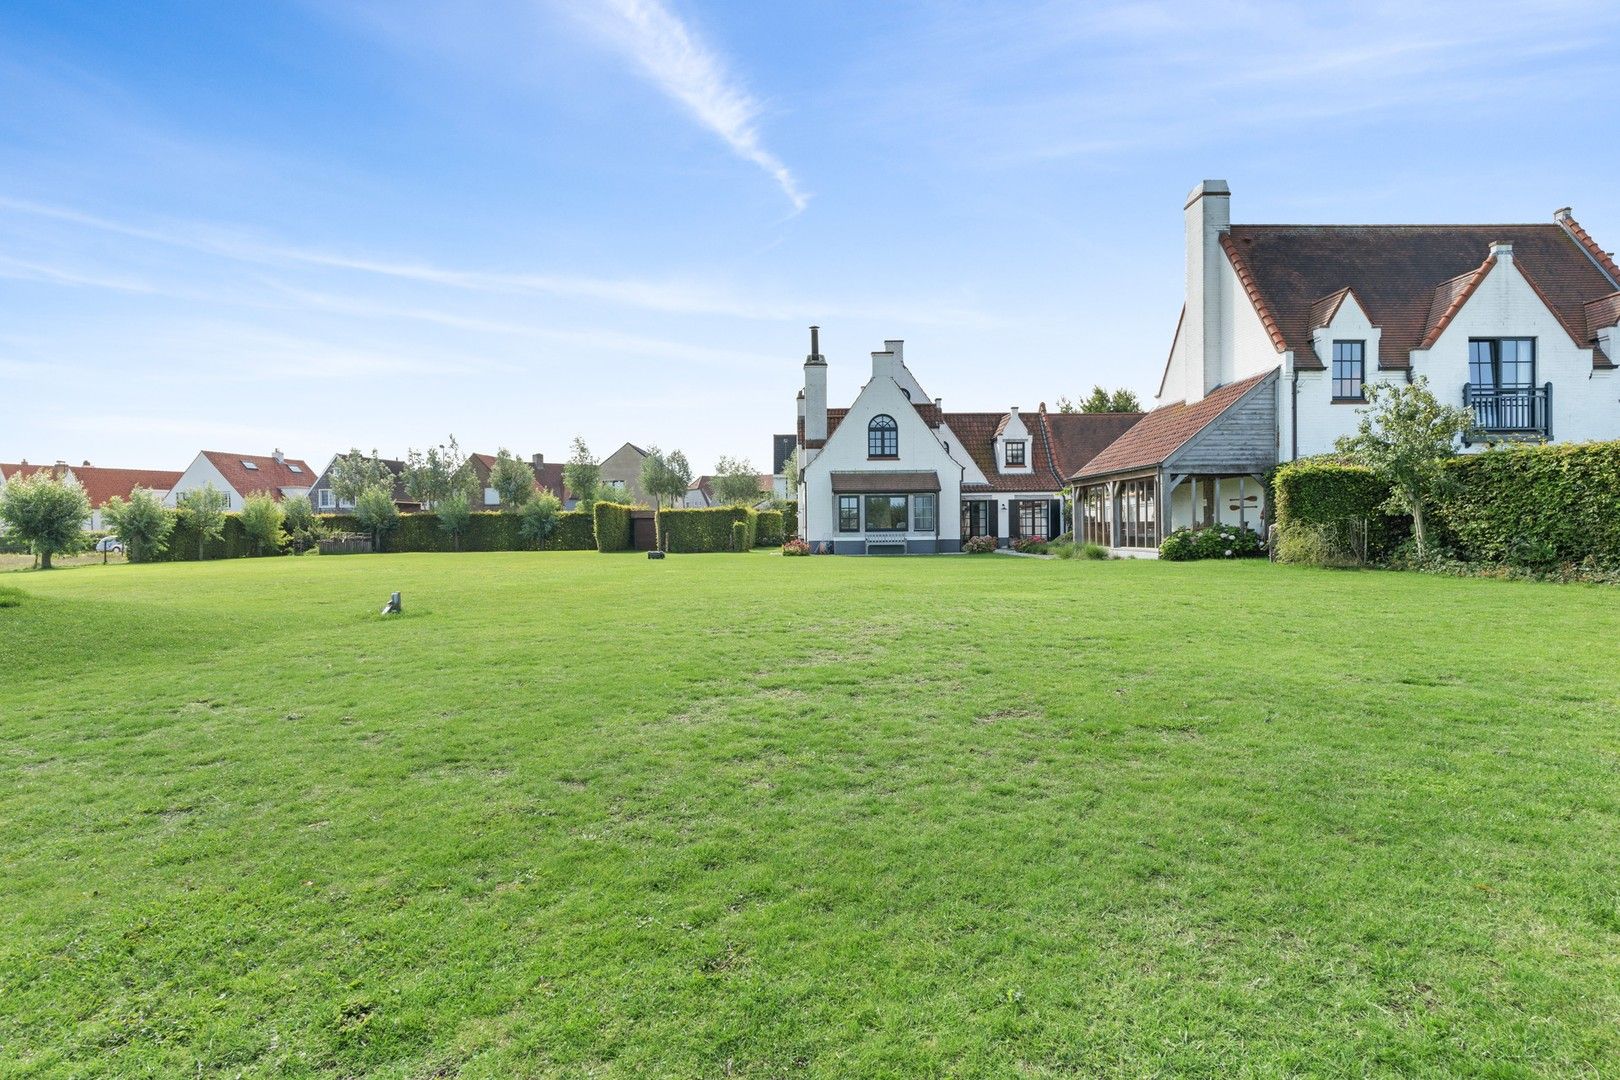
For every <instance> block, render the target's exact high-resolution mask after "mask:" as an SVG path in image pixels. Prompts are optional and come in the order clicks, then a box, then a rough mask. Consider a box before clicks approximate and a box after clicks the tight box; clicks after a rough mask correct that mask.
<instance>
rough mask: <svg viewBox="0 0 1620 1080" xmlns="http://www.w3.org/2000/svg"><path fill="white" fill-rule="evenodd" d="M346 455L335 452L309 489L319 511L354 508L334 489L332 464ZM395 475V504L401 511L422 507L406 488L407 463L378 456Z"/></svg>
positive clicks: (311, 501)
mask: <svg viewBox="0 0 1620 1080" xmlns="http://www.w3.org/2000/svg"><path fill="white" fill-rule="evenodd" d="M342 456H344V455H341V454H334V455H333V456H332V460H331V461H329V462H327V463H326V468H324V469H322V470H321V475H320V476H318V477H316V478H315V483H314V486H312V487H311V488H310V489H309V502H310V505H311V506H313V507H314V508H315V510H316V512H317V513H321V514H336V513H341V512H343V511H346V510H353V509H354V503H352V502H349V501H347V500H344V501H339V499H338V497H337V495H336V494H335V493H334V492H333V491H332V466H334V465H336V464H337V461H338V458H339V457H342ZM377 460H379V461H381V462H382V463H383V465H384V467H386V468H387V469H388V473H389V475H390V476H392V477H393V496H394V505H395V506H396V507H397V508H398V509H399V511H400V513H410V512H413V511H416V510H420V509H422V504H421V503H420V502H418V501H416V500H415V499H413V498H411V496H410V494H409V493H408V492H407V491H406V490H405V463H404V462H403V461H395V460H394V459H393V458H378V459H377Z"/></svg>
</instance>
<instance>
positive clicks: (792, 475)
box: [782, 447, 799, 499]
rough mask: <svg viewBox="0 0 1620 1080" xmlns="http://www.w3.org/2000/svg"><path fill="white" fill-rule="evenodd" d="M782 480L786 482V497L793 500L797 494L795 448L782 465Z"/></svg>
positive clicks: (797, 456) (796, 454) (797, 466)
mask: <svg viewBox="0 0 1620 1080" xmlns="http://www.w3.org/2000/svg"><path fill="white" fill-rule="evenodd" d="M782 470H783V478H784V479H786V480H787V497H788V498H790V499H791V498H794V497H796V496H797V495H798V494H799V451H798V448H797V447H795V448H794V450H793V452H792V453H791V454H789V455H788V456H787V461H786V462H784V463H783V465H782Z"/></svg>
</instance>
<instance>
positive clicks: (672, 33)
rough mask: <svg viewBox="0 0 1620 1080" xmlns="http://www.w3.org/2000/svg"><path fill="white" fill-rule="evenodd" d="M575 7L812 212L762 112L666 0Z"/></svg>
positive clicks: (615, 0) (797, 205)
mask: <svg viewBox="0 0 1620 1080" xmlns="http://www.w3.org/2000/svg"><path fill="white" fill-rule="evenodd" d="M571 8H572V10H574V11H575V12H576V13H577V14H578V15H579V16H580V18H581V19H582V20H583V21H584V22H585V23H586V24H587V25H589V26H591V27H592V28H593V29H594V30H595V31H596V33H597V35H598V36H599V37H601V38H602V40H603V41H605V42H607V43H608V44H609V45H611V46H612V47H613V48H615V49H616V50H618V51H619V52H620V53H622V54H623V55H624V56H626V57H627V58H628V59H629V60H630V61H631V62H632V63H634V64H635V65H636V67H638V68H639V69H640V70H641V72H642V74H643V75H645V76H646V77H647V78H648V79H650V80H651V81H652V83H653V84H654V85H655V86H657V87H658V88H659V89H660V90H662V91H663V92H664V93H665V94H667V95H669V96H670V97H671V98H673V99H674V100H675V101H677V102H679V103H680V104H681V105H682V106H683V107H684V108H685V109H686V110H687V111H688V112H689V113H691V114H692V116H693V118H694V119H696V120H697V122H698V123H700V124H702V125H703V126H704V127H706V128H708V129H709V130H710V131H712V132H714V133H715V134H716V135H718V136H719V137H720V138H721V139H722V140H723V141H724V142H725V143H726V145H727V146H729V147H730V148H731V150H732V152H733V153H735V154H736V155H737V156H738V157H740V158H742V159H743V160H744V161H748V162H751V163H753V164H755V165H757V166H759V167H760V168H761V169H763V170H765V172H766V173H767V174H768V175H769V176H770V177H771V178H772V179H773V180H775V181H776V183H777V184H778V186H780V187H781V189H782V192H783V194H785V195H786V196H787V197H788V199H789V201H791V202H792V203H793V209H794V210H795V212H797V211H800V210H803V209H804V208H805V206H806V205H808V203H809V201H810V198H809V196H808V195H806V194H805V192H804V190H803V189H802V188H801V187H800V186H799V182H798V180H797V179H796V178H795V177H794V175H793V173H792V171H791V170H789V169H788V167H787V165H785V164H784V163H783V162H782V159H781V158H779V157H777V156H776V155H775V154H773V153H771V152H770V151H769V150H767V149H766V148H765V145H764V143H763V141H762V140H761V138H760V134H759V128H758V126H757V121H758V119H759V115H760V113H761V112H762V111H763V106H762V105H761V104H760V102H759V101H758V100H757V99H756V98H755V97H754V96H753V95H752V94H751V93H749V92H748V90H747V89H746V88H745V87H744V86H743V85H742V84H741V83H740V82H739V81H738V80H737V78H736V77H735V76H734V75H733V74H732V73H731V72H730V71H728V70H727V66H726V64H725V62H724V61H723V60H722V59H721V58H720V56H718V55H717V54H716V53H715V52H714V50H712V49H711V48H709V46H708V45H707V44H705V43H704V42H703V41H702V40H701V39H700V38H699V37H698V35H697V33H696V32H695V31H694V30H693V29H692V28H691V27H689V26H687V25H686V23H685V22H683V21H682V20H681V18H680V16H678V15H676V14H675V13H674V12H673V11H671V10H670V9H669V7H668V6H667V5H665V4H664V3H663V2H662V0H600V2H590V0H588V2H587V3H585V4H574V5H571Z"/></svg>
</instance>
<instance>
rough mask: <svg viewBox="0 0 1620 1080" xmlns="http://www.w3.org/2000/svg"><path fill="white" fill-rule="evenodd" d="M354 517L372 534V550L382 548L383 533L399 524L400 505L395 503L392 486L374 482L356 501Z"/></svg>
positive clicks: (362, 527) (361, 526)
mask: <svg viewBox="0 0 1620 1080" xmlns="http://www.w3.org/2000/svg"><path fill="white" fill-rule="evenodd" d="M354 518H355V520H356V521H358V522H359V523H360V528H361V529H363V530H364V531H366V532H368V533H370V534H371V550H373V551H381V550H382V535H383V533H385V532H389V531H390V530H392V529H393V528H394V527H395V526H397V525H398V524H399V507H397V506H395V505H394V496H393V492H392V491H391V490H390V488H388V487H386V486H384V485H382V484H373V485H371V486H370V487H368V488H366V489H365V490H363V491H361V492H360V497H359V498H358V499H356V500H355V501H354Z"/></svg>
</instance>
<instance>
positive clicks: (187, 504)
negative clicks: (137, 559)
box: [176, 484, 231, 559]
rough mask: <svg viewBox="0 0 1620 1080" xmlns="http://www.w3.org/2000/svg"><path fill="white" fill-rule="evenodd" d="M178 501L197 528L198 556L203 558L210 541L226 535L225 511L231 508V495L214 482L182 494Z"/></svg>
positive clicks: (192, 525)
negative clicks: (217, 486) (215, 485)
mask: <svg viewBox="0 0 1620 1080" xmlns="http://www.w3.org/2000/svg"><path fill="white" fill-rule="evenodd" d="M176 502H177V503H178V504H179V506H180V510H181V511H182V512H183V513H184V514H185V515H186V519H187V520H188V521H190V522H191V527H192V528H194V529H196V530H197V558H199V559H201V558H203V556H204V554H205V552H206V550H207V544H208V541H210V540H218V539H219V538H220V537H221V536H224V535H225V512H226V511H227V510H229V509H230V505H231V500H230V497H229V496H228V495H226V494H225V493H224V492H223V491H220V490H219V489H218V488H216V487H214V485H213V484H204V485H203V486H202V487H200V488H192V489H191V490H190V491H188V492H186V493H185V494H184V495H181V496H180V498H179V499H177V500H176Z"/></svg>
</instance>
